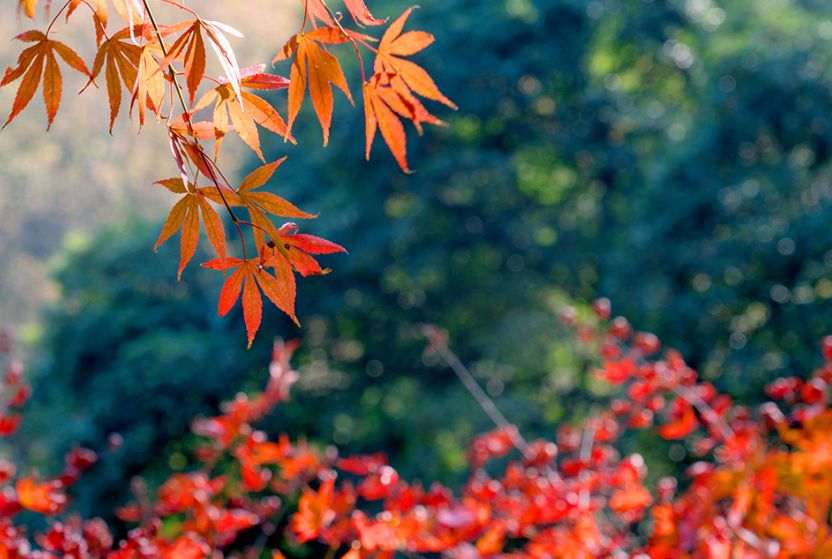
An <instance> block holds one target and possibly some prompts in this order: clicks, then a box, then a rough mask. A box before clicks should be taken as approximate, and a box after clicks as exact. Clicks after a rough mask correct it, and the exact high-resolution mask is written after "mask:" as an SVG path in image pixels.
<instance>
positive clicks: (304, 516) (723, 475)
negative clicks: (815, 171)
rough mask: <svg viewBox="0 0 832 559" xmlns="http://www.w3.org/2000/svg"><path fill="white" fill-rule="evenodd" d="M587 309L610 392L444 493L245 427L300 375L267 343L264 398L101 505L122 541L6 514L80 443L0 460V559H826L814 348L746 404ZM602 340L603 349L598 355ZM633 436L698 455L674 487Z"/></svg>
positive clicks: (226, 409)
mask: <svg viewBox="0 0 832 559" xmlns="http://www.w3.org/2000/svg"><path fill="white" fill-rule="evenodd" d="M598 309H600V311H601V312H599V313H598V316H599V318H600V322H601V323H602V324H601V325H600V326H599V327H592V326H589V325H586V324H583V325H579V324H577V323H576V319H575V318H573V319H572V320H571V321H570V322H571V323H573V324H575V327H576V332H579V337H580V339H581V340H583V341H584V342H585V343H588V344H593V345H595V346H596V347H597V348H598V351H599V352H601V353H604V354H605V357H604V358H603V361H602V363H603V366H602V368H601V369H600V370H599V371H598V376H599V377H601V378H606V379H608V380H609V381H611V382H613V383H615V384H616V385H618V386H619V387H620V392H621V394H626V395H627V399H626V400H624V399H619V400H616V401H615V402H617V403H615V405H613V406H612V407H611V408H612V409H611V411H609V412H603V413H599V414H597V415H595V416H592V417H589V418H588V419H586V420H585V421H583V422H582V423H581V424H580V425H575V426H570V425H566V424H564V425H561V426H560V427H559V429H558V434H557V440H556V441H546V440H538V441H534V442H531V443H527V442H526V441H525V440H524V439H523V438H522V436H521V435H520V434H519V432H518V431H517V429H516V428H515V427H513V426H508V427H502V428H499V429H496V430H495V431H492V432H490V433H485V434H483V435H480V436H478V437H476V438H475V439H474V440H473V441H472V444H471V448H470V450H469V459H470V461H471V468H472V470H471V476H470V478H469V480H468V482H467V483H466V484H465V486H464V487H463V488H462V490H461V492H460V493H459V494H458V495H454V494H453V493H452V492H451V491H450V490H449V489H448V488H445V487H442V486H440V485H436V484H434V485H433V486H431V487H430V488H429V489H427V490H426V489H425V488H424V487H423V486H422V485H421V484H419V483H411V482H407V481H405V480H402V479H401V478H400V477H399V475H398V474H397V473H396V471H395V469H393V468H392V467H391V466H390V465H389V464H387V459H386V457H385V456H384V455H383V454H374V455H365V456H352V457H338V456H337V454H335V453H333V452H328V451H327V452H321V451H319V450H317V449H316V448H314V447H310V446H309V445H307V444H306V443H305V442H303V441H292V440H291V439H290V438H289V437H288V436H286V435H281V436H279V437H278V438H277V439H276V440H270V439H269V438H268V437H267V436H266V434H265V433H263V432H262V431H258V430H256V429H255V428H254V426H253V423H255V422H256V421H258V420H260V419H262V418H263V417H264V416H265V415H266V414H267V413H269V412H270V411H271V410H272V409H273V408H274V406H276V405H278V404H279V403H280V402H282V401H284V400H286V399H287V398H288V392H289V388H290V387H291V385H292V384H293V383H294V382H295V381H296V380H297V378H298V375H297V373H296V372H295V371H293V370H292V368H291V366H290V363H289V360H290V358H291V355H292V351H293V350H294V348H295V345H294V344H288V345H284V344H282V343H277V344H275V350H274V355H273V361H272V364H271V367H270V376H269V381H268V384H267V386H266V388H265V390H264V391H263V392H261V393H259V394H256V395H253V396H250V397H248V396H238V397H237V398H236V399H235V400H233V401H230V402H227V403H226V404H225V405H224V406H223V413H222V414H221V415H219V416H216V417H213V418H204V419H199V420H197V421H196V422H195V423H194V432H195V433H197V434H198V435H200V436H202V437H203V438H204V439H205V444H204V445H203V446H202V447H201V448H200V449H199V450H198V452H197V456H198V458H199V459H200V460H201V464H202V465H201V467H200V468H198V469H197V470H195V471H192V472H188V473H179V474H175V475H173V476H171V477H170V478H169V479H168V480H167V481H166V482H165V483H164V484H162V485H161V487H159V489H158V490H157V491H156V492H155V495H154V496H152V497H150V496H147V497H145V498H142V499H139V502H137V503H135V504H132V505H128V506H127V507H124V508H123V509H121V510H120V511H119V514H120V516H121V517H122V518H123V519H124V520H126V521H130V522H134V523H137V527H136V528H134V530H133V531H132V532H130V534H129V535H128V536H127V537H126V538H125V539H123V540H122V541H119V542H116V543H114V542H113V538H112V537H111V535H110V532H109V531H108V530H107V528H106V526H105V525H104V524H103V523H102V522H101V521H99V520H89V521H83V520H81V519H79V518H77V517H73V516H70V517H68V518H66V519H64V520H55V521H53V522H52V523H51V524H50V525H49V528H48V529H47V530H46V531H45V532H44V533H42V534H39V535H36V536H34V537H33V538H31V537H29V536H27V535H26V533H25V532H24V530H23V529H22V528H19V527H17V526H16V525H15V524H14V518H15V516H16V515H17V514H18V513H19V512H20V511H22V510H24V509H27V510H29V511H33V512H37V513H40V514H42V515H45V516H47V517H52V518H55V517H56V516H57V515H60V514H62V513H63V512H64V511H65V510H66V507H67V502H68V498H67V496H66V490H67V489H68V488H69V486H71V484H72V482H74V481H75V480H76V479H77V476H78V473H79V472H80V471H82V470H84V469H86V468H89V467H91V466H92V465H93V464H94V462H95V456H94V455H93V454H92V453H90V452H89V451H85V450H74V451H73V452H71V453H70V455H69V456H68V457H67V461H66V468H65V473H64V475H62V476H60V477H58V478H56V479H46V480H42V479H39V478H38V477H37V476H35V475H24V476H21V477H17V478H16V477H15V471H14V467H13V466H12V465H11V464H4V465H3V467H2V468H0V482H1V483H2V484H3V489H2V491H0V517H2V520H1V521H0V522H2V526H0V557H3V558H27V559H46V558H57V557H71V558H77V559H139V558H151V557H161V558H163V559H190V558H209V557H210V558H212V559H216V558H221V557H236V558H253V557H263V556H265V555H264V554H268V555H269V556H270V557H273V558H282V557H284V555H283V553H284V552H286V553H288V552H289V551H288V550H287V549H286V548H283V547H282V546H283V545H285V542H289V543H291V545H292V546H298V545H305V546H311V547H310V550H309V551H308V553H311V554H313V556H314V554H315V553H322V554H323V553H328V556H330V557H341V558H345V559H384V558H392V557H393V556H394V555H396V554H397V553H403V554H404V555H405V556H424V555H430V554H442V555H443V556H445V557H449V558H457V559H492V558H511V559H533V558H534V559H537V558H561V557H562V558H575V557H655V558H677V557H708V558H717V557H726V558H727V557H743V558H763V557H778V558H791V557H827V556H830V553H832V532H831V531H830V528H832V527H830V522H829V510H830V505H832V409H830V407H829V404H828V389H827V381H826V379H827V378H828V376H829V375H828V371H829V370H830V365H832V361H830V360H829V357H830V355H828V353H829V352H828V351H826V349H827V343H826V341H825V342H824V355H825V358H826V359H827V363H826V365H825V366H824V367H822V368H821V369H819V370H818V371H816V372H815V374H814V375H813V376H812V377H811V378H809V379H806V380H804V379H799V378H796V377H795V378H784V379H777V380H775V381H774V382H772V383H771V384H770V385H769V386H768V388H767V390H766V392H767V394H768V395H769V396H770V397H771V398H773V399H774V400H777V401H779V402H781V403H779V404H778V402H777V401H770V402H767V403H766V404H764V405H763V406H761V407H760V408H759V409H756V410H752V409H748V408H747V407H745V406H742V405H739V404H735V403H733V402H731V400H730V399H729V398H728V397H727V396H725V395H724V394H720V393H719V392H718V391H717V390H716V389H715V388H714V387H713V386H712V385H711V384H709V383H707V382H702V381H699V380H698V377H697V374H696V372H695V371H693V370H692V369H690V368H689V367H688V366H687V365H686V364H685V363H684V361H683V359H682V358H681V356H680V355H679V354H678V353H676V352H674V351H672V350H668V351H666V352H665V354H664V355H663V356H657V357H654V355H655V354H656V352H657V351H658V347H659V343H658V340H653V338H652V337H651V336H652V335H650V336H647V337H644V336H642V337H639V335H636V336H631V332H630V328H629V325H628V324H627V323H626V322H624V321H623V320H622V319H618V318H616V319H613V320H612V322H611V324H610V325H609V326H607V325H606V324H604V323H606V321H607V319H606V318H605V317H606V316H608V307H607V305H606V304H599V305H596V310H598ZM631 338H632V342H631V343H630V342H629V340H630V339H631ZM609 344H615V345H616V346H617V347H618V351H617V357H610V356H609V354H610V351H609V349H604V348H605V347H608V346H609ZM5 345H6V346H8V344H5ZM6 372H7V375H6V378H7V381H10V382H11V386H12V387H14V390H8V391H9V392H11V393H15V391H16V390H17V389H18V388H17V387H18V385H19V383H20V382H21V381H20V378H21V375H20V374H19V373H20V366H19V364H17V363H16V362H14V361H9V362H7V363H6ZM8 403H9V405H12V404H16V403H17V401H16V400H15V399H14V398H12V399H11V400H9V401H8ZM645 417H649V418H650V420H649V421H647V420H645V419H644V418H645ZM654 424H655V425H656V426H655V427H654ZM641 428H645V429H652V430H653V432H655V433H656V434H657V435H658V436H660V437H664V438H667V439H674V440H680V441H683V442H684V443H685V444H686V446H687V447H688V448H689V449H691V451H692V452H694V453H698V454H700V455H701V456H700V461H698V462H695V463H693V464H692V465H691V466H690V467H689V468H688V469H687V471H686V472H685V475H684V476H683V478H682V479H678V480H677V479H673V478H663V479H660V480H659V481H658V482H657V483H656V485H655V487H650V486H649V485H648V484H647V482H646V479H647V466H646V464H645V462H644V460H643V459H642V457H641V456H639V455H638V454H632V455H629V456H622V455H621V454H620V453H619V451H618V450H617V448H616V446H615V445H616V442H617V440H618V438H619V437H620V436H621V435H622V434H623V433H625V432H626V431H628V430H631V429H641ZM494 459H499V464H501V465H500V466H499V467H498V464H497V463H496V462H494ZM221 472H222V473H221ZM162 526H167V527H168V528H166V529H164V530H162V529H161V527H162ZM286 538H288V539H286ZM281 542H284V543H281ZM276 546H281V549H280V550H278V549H277V548H276ZM325 549H328V550H329V551H328V552H327V551H324V550H325Z"/></svg>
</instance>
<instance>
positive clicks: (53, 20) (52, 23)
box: [44, 0, 70, 35]
mask: <svg viewBox="0 0 832 559" xmlns="http://www.w3.org/2000/svg"><path fill="white" fill-rule="evenodd" d="M69 4H70V0H67V1H66V2H65V3H64V5H63V6H61V9H60V10H58V12H57V13H56V14H55V17H53V18H52V21H50V22H49V27H47V28H46V33H44V35H49V32H50V31H52V26H53V25H55V22H56V21H58V18H59V17H61V14H62V13H64V11H65V10H66V9H67V8H68V7H69Z"/></svg>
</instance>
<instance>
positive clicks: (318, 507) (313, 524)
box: [289, 478, 336, 543]
mask: <svg viewBox="0 0 832 559" xmlns="http://www.w3.org/2000/svg"><path fill="white" fill-rule="evenodd" d="M334 486H335V479H334V478H329V479H327V480H326V481H324V482H323V483H321V487H320V489H318V491H313V490H312V489H310V488H308V487H305V488H304V489H303V495H301V497H300V500H299V501H298V512H297V513H295V514H294V515H293V516H292V520H291V521H290V523H289V524H290V526H291V528H292V531H293V532H294V534H295V536H297V538H298V541H299V542H301V543H304V542H308V541H311V540H314V539H316V538H317V537H318V536H319V535H320V534H321V530H322V529H323V528H326V527H327V526H328V525H329V524H330V523H332V521H333V520H334V519H335V514H336V513H335V511H334V510H333V509H332V498H333V490H334Z"/></svg>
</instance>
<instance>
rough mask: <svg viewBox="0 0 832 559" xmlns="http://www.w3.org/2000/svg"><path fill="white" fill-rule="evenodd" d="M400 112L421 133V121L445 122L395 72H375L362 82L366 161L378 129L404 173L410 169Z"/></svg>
mask: <svg viewBox="0 0 832 559" xmlns="http://www.w3.org/2000/svg"><path fill="white" fill-rule="evenodd" d="M397 115H398V116H397ZM399 116H401V117H403V118H407V119H409V120H411V121H412V122H413V124H414V126H415V127H416V130H417V131H418V132H419V133H420V134H421V132H422V125H421V123H422V122H427V123H429V124H436V125H444V123H443V122H442V121H440V120H439V119H437V118H436V117H434V116H433V115H432V114H430V113H429V112H428V111H427V110H426V109H425V108H424V106H423V105H422V104H421V103H420V102H419V101H418V100H417V99H416V98H415V97H413V95H411V94H410V90H408V89H407V87H406V86H403V82H402V81H401V79H400V78H398V77H397V76H396V75H395V74H394V75H390V74H387V73H380V74H375V75H374V76H373V77H372V78H370V79H369V80H368V81H367V82H365V83H364V118H365V130H366V136H367V138H366V153H365V156H366V158H367V160H368V161H369V159H370V150H371V149H372V145H373V140H374V139H375V134H376V130H377V129H381V136H382V138H384V142H385V143H386V144H387V147H388V148H389V149H390V152H391V153H392V154H393V157H394V158H395V159H396V162H397V163H398V164H399V167H400V168H401V169H402V171H404V172H405V173H410V172H411V170H410V169H409V168H408V166H407V137H406V136H405V131H404V126H402V123H401V122H400V121H399Z"/></svg>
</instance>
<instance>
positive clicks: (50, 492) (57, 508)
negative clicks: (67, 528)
mask: <svg viewBox="0 0 832 559" xmlns="http://www.w3.org/2000/svg"><path fill="white" fill-rule="evenodd" d="M16 488H17V500H18V502H19V503H20V506H21V507H23V508H24V509H28V510H31V511H34V512H38V513H40V514H45V515H53V514H58V513H59V512H61V511H62V510H63V509H64V507H65V506H66V504H67V497H66V495H64V493H63V492H61V490H60V484H59V483H57V482H49V481H47V482H42V483H37V482H36V481H35V479H34V478H33V477H27V478H23V479H20V480H18V482H17V487H16Z"/></svg>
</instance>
